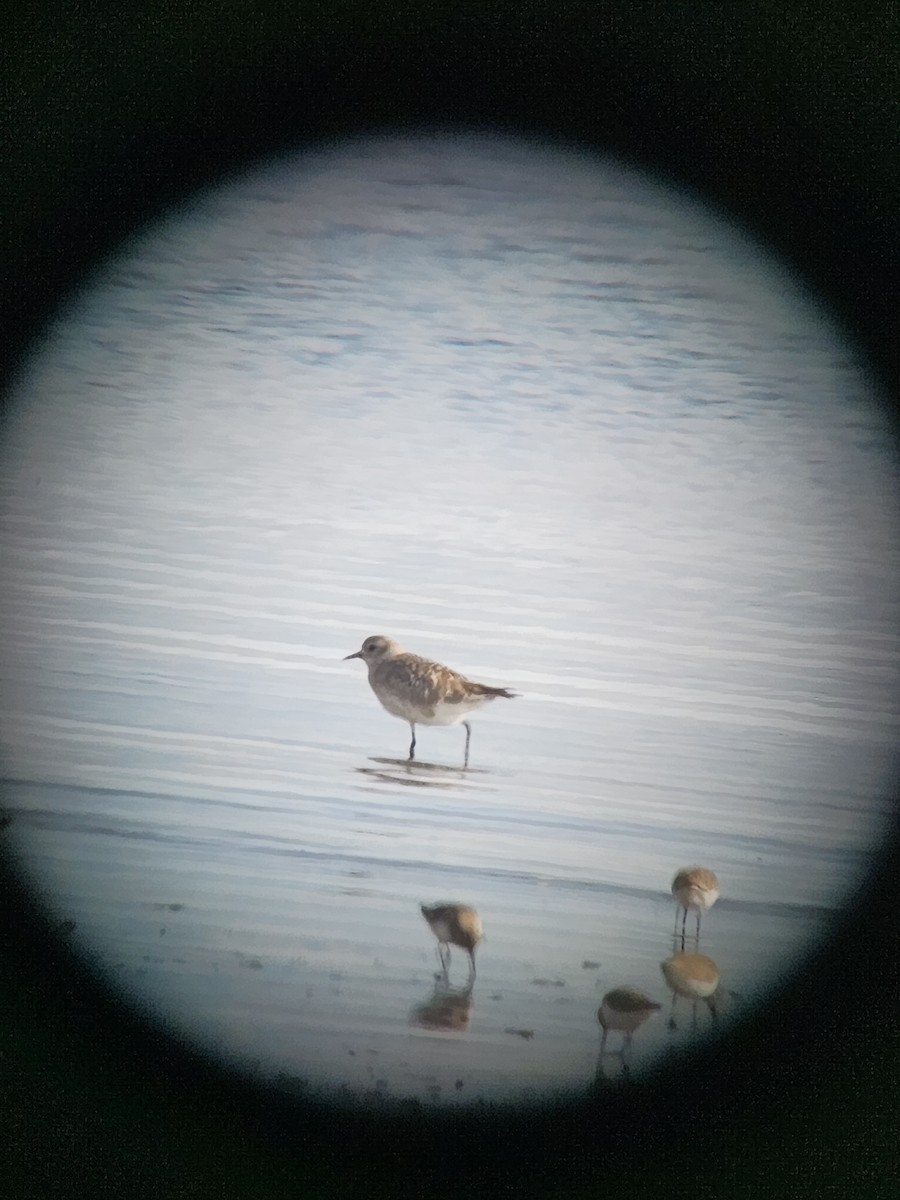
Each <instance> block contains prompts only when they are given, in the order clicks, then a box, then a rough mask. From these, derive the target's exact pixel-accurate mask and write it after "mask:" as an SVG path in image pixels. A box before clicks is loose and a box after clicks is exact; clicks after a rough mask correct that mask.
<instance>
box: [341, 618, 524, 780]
mask: <svg viewBox="0 0 900 1200" xmlns="http://www.w3.org/2000/svg"><path fill="white" fill-rule="evenodd" d="M351 658H361V659H362V660H363V662H364V663H365V664H366V666H367V667H368V668H369V684H370V686H371V688H372V691H373V692H374V693H375V695H376V696H377V697H378V700H379V702H380V704H381V706H382V708H384V709H386V710H387V711H388V712H389V713H390V714H391V716H393V717H399V718H400V719H401V720H402V721H408V722H409V728H410V731H411V733H412V741H411V742H410V744H409V761H410V762H412V761H413V759H414V758H415V756H416V753H415V752H416V726H417V725H457V724H459V723H460V722H462V724H463V726H464V727H465V730H466V752H465V760H464V763H463V766H464V767H467V766H468V765H469V739H470V737H471V736H472V729H471V727H470V725H469V722H468V721H467V720H466V717H468V716H469V715H470V713H473V712H475V711H476V710H477V709H479V708H481V707H482V705H484V704H487V703H489V702H490V701H491V700H493V699H495V698H496V697H497V696H502V697H503V698H504V699H505V700H512V699H513V698H514V697H515V692H511V691H509V690H508V689H507V688H502V687H491V686H490V685H489V684H486V683H473V682H472V680H471V679H466V677H465V676H464V675H460V674H459V672H458V671H451V669H450V668H449V667H444V666H442V665H441V664H440V663H436V662H431V661H430V660H429V659H427V658H420V657H419V655H418V654H408V653H407V652H406V651H405V650H401V648H400V647H399V646H398V645H397V643H396V642H393V641H391V639H390V638H389V637H383V636H382V635H381V634H373V636H372V637H367V638H366V640H365V641H364V642H363V644H362V647H361V649H359V650H357V651H356V653H355V654H348V655H347V656H346V657H345V659H344V662H347V660H348V659H351Z"/></svg>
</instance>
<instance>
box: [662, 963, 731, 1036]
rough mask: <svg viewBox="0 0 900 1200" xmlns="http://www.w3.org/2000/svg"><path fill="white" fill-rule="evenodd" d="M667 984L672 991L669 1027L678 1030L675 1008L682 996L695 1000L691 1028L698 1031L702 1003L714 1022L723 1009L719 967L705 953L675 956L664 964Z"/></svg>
mask: <svg viewBox="0 0 900 1200" xmlns="http://www.w3.org/2000/svg"><path fill="white" fill-rule="evenodd" d="M660 970H661V971H662V973H663V977H664V978H665V981H666V983H667V984H668V985H669V987H670V989H671V991H672V1010H671V1012H670V1014H669V1028H670V1029H675V1028H677V1026H676V1024H675V1006H676V1003H677V1001H678V998H679V997H684V998H685V999H686V1000H690V1001H692V1009H691V1029H692V1030H693V1031H694V1032H696V1029H697V1007H698V1005H699V1003H700V1001H701V1000H702V1001H703V1002H704V1004H706V1006H707V1008H708V1009H709V1013H710V1017H711V1018H712V1020H713V1021H715V1019H716V1017H717V1016H718V1013H719V1011H720V1008H721V1001H722V999H723V998H724V992H723V991H722V990H721V988H720V981H719V968H718V967H717V966H716V964H715V963H714V962H713V960H712V959H711V958H708V957H707V956H706V955H705V954H685V953H684V952H683V951H682V952H681V953H679V954H673V955H672V957H671V958H667V959H666V961H665V962H663V963H660Z"/></svg>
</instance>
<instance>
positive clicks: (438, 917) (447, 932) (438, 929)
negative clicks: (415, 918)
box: [419, 904, 484, 979]
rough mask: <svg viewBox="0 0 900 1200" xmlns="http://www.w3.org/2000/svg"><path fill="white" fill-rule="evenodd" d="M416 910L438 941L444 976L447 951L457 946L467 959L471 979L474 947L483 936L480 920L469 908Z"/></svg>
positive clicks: (453, 906)
mask: <svg viewBox="0 0 900 1200" xmlns="http://www.w3.org/2000/svg"><path fill="white" fill-rule="evenodd" d="M419 907H420V908H421V910H422V916H423V917H424V918H425V920H426V921H427V922H428V925H429V927H430V929H431V932H432V933H433V934H434V936H435V937H436V938H437V940H438V953H439V954H440V956H441V966H442V967H443V969H444V974H445V975H446V974H447V971H448V970H449V967H450V947H451V946H460V947H461V948H462V949H463V950H465V951H466V953H467V954H468V956H469V964H470V965H469V978H470V979H474V978H475V947H476V946H477V945H478V943H479V942H480V941H481V939H482V937H483V936H484V929H483V928H482V925H481V917H479V915H478V913H477V912H476V911H475V909H474V908H470V907H469V905H468V904H432V905H428V904H422V905H420V906H419ZM445 954H446V957H445Z"/></svg>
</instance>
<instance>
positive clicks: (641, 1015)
mask: <svg viewBox="0 0 900 1200" xmlns="http://www.w3.org/2000/svg"><path fill="white" fill-rule="evenodd" d="M661 1008H662V1005H661V1004H657V1002H656V1001H655V1000H651V999H650V997H649V996H645V995H644V993H643V992H639V991H638V989H637V988H632V987H620V988H613V990H612V991H611V992H607V993H606V995H605V996H604V997H603V1000H602V1002H601V1004H600V1009H599V1011H598V1013H597V1020H598V1021H599V1022H600V1026H601V1028H602V1030H603V1037H602V1038H601V1039H600V1053H601V1054H602V1053H603V1051H604V1048H605V1047H606V1035H607V1034H608V1033H609V1031H610V1030H611V1029H613V1030H616V1031H617V1032H619V1033H622V1034H624V1035H625V1039H624V1042H623V1044H622V1053H623V1054H624V1052H625V1051H626V1050H627V1049H628V1047H629V1046H630V1045H631V1037H632V1034H633V1033H634V1031H635V1030H636V1029H637V1028H638V1027H639V1026H640V1025H643V1023H644V1022H645V1021H647V1020H649V1019H650V1017H652V1016H653V1014H654V1013H657V1012H659V1010H660V1009H661Z"/></svg>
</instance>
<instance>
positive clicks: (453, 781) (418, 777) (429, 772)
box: [353, 757, 490, 788]
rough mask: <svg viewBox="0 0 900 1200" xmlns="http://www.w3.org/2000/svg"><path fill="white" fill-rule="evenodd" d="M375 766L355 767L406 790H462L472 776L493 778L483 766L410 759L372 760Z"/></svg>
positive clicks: (370, 775)
mask: <svg viewBox="0 0 900 1200" xmlns="http://www.w3.org/2000/svg"><path fill="white" fill-rule="evenodd" d="M369 762H371V763H375V764H376V766H374V767H354V768H353V769H354V771H356V772H357V773H358V774H360V775H367V776H368V777H369V778H370V779H380V780H381V781H382V782H383V783H392V784H400V785H401V786H402V787H423V788H427V787H431V788H452V787H458V786H459V785H460V783H462V781H463V780H464V779H465V778H466V777H467V776H469V775H489V774H490V772H489V771H486V770H485V769H484V768H483V767H453V766H448V765H447V764H446V763H430V762H419V761H418V760H416V759H413V760H412V762H410V760H409V759H408V758H374V757H373V758H370V759H369Z"/></svg>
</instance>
